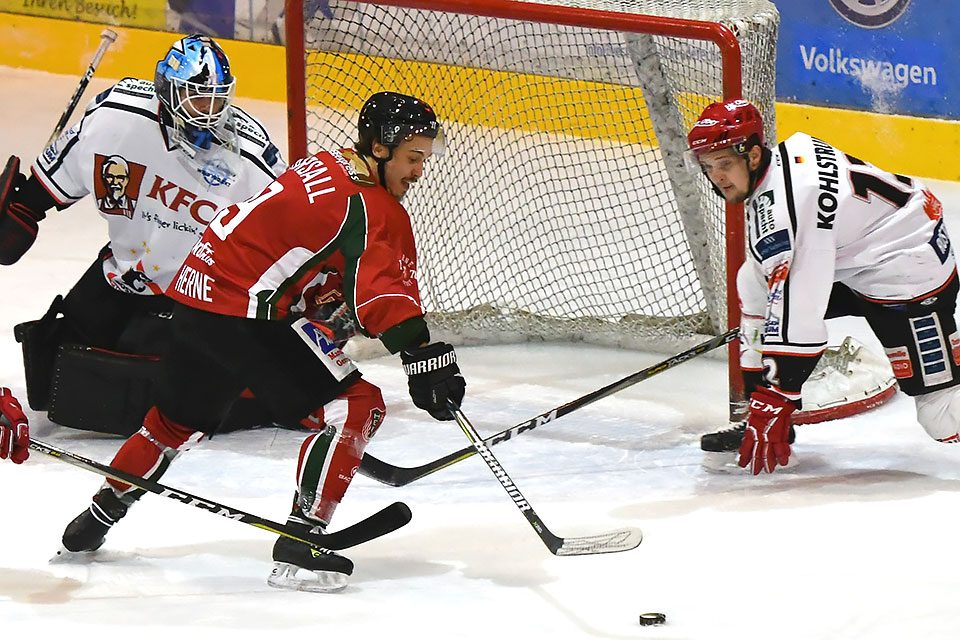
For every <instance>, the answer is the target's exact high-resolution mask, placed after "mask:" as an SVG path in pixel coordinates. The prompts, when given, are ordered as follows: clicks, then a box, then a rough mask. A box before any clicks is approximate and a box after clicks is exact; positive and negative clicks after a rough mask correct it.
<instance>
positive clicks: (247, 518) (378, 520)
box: [30, 438, 411, 549]
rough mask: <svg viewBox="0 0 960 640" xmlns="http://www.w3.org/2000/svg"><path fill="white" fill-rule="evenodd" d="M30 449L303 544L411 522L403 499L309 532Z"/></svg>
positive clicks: (335, 545) (354, 537) (345, 543)
mask: <svg viewBox="0 0 960 640" xmlns="http://www.w3.org/2000/svg"><path fill="white" fill-rule="evenodd" d="M30 449H31V450H33V451H38V452H40V453H44V454H46V455H48V456H52V457H54V458H56V459H57V460H60V461H62V462H66V463H68V464H72V465H73V466H75V467H80V468H81V469H86V470H87V471H92V472H93V473H98V474H100V475H102V476H105V477H107V478H113V479H114V480H119V481H121V482H125V483H126V484H129V485H132V486H134V487H137V488H138V489H143V490H145V491H149V492H150V493H155V494H157V495H158V496H163V497H164V498H170V499H172V500H176V501H178V502H182V503H183V504H186V505H190V506H191V507H196V508H198V509H203V510H204V511H209V512H210V513H213V514H216V515H218V516H223V517H224V518H229V519H231V520H236V521H237V522H243V523H244V524H249V525H251V526H254V527H257V528H259V529H264V530H265V531H270V532H272V533H276V534H279V535H281V536H285V537H287V538H292V539H293V540H297V541H298V542H305V543H306V544H309V545H311V546H313V547H317V548H323V549H346V548H348V547H353V546H356V545H358V544H362V543H364V542H368V541H370V540H373V539H374V538H379V537H380V536H382V535H386V534H388V533H390V532H391V531H395V530H397V529H399V528H400V527H402V526H403V525H405V524H407V523H408V522H410V517H411V514H410V508H409V507H408V506H407V505H405V504H404V503H402V502H394V503H393V504H391V505H390V506H388V507H384V508H383V509H381V510H380V511H378V512H376V513H374V514H373V515H371V516H369V517H367V518H365V519H363V520H361V521H360V522H357V523H355V524H352V525H350V526H349V527H347V528H346V529H341V530H339V531H334V532H332V533H320V534H318V533H308V532H305V531H304V530H303V529H300V528H297V527H291V526H289V525H286V524H280V523H279V522H273V521H272V520H267V519H266V518H261V517H259V516H255V515H253V514H251V513H247V512H246V511H241V510H240V509H234V508H233V507H228V506H226V505H223V504H220V503H219V502H214V501H213V500H209V499H207V498H200V497H198V496H195V495H193V494H192V493H187V492H186V491H180V490H179V489H171V488H170V487H167V486H164V485H162V484H160V483H159V482H154V481H152V480H147V479H146V478H141V477H140V476H136V475H133V474H131V473H127V472H126V471H121V470H120V469H117V468H114V467H111V466H109V465H106V464H101V463H99V462H96V461H94V460H89V459H87V458H84V457H82V456H79V455H77V454H75V453H71V452H70V451H65V450H63V449H60V448H58V447H55V446H53V445H50V444H47V443H45V442H41V441H40V440H36V439H34V438H31V439H30Z"/></svg>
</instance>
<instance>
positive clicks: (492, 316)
mask: <svg viewBox="0 0 960 640" xmlns="http://www.w3.org/2000/svg"><path fill="white" fill-rule="evenodd" d="M307 4H308V5H309V4H310V3H307ZM480 4H482V3H480ZM560 4H563V5H565V6H568V7H584V8H592V9H602V10H608V11H618V12H627V13H636V14H648V15H659V16H669V17H679V18H687V19H698V20H709V21H718V22H722V23H724V24H726V25H727V26H728V27H730V28H731V30H732V31H733V32H734V33H735V34H736V35H737V37H738V39H739V41H740V45H741V48H742V51H743V60H744V64H743V87H744V96H745V97H746V98H748V99H750V100H751V101H753V102H755V103H756V104H757V105H758V106H759V107H760V109H761V111H762V112H763V113H764V115H765V116H766V119H767V126H768V131H767V134H768V136H769V139H771V140H773V139H775V133H774V119H773V100H774V66H775V52H776V37H777V27H778V21H779V15H778V13H777V11H776V9H775V7H774V6H773V4H772V3H771V2H768V1H767V0H742V1H729V0H727V1H721V2H705V1H693V2H690V1H682V0H672V1H664V0H660V1H655V0H634V1H623V2H614V1H612V0H594V1H593V2H588V3H587V2H565V3H560ZM330 9H331V11H332V14H333V18H332V19H330V18H328V17H326V16H325V15H324V12H317V14H316V15H315V16H306V23H305V38H304V40H305V46H306V48H307V60H306V64H307V66H306V76H307V86H306V95H307V128H308V132H307V142H308V150H309V151H310V152H315V151H318V150H320V149H327V148H336V147H341V146H348V145H349V144H350V143H351V142H352V141H353V140H354V139H355V137H356V121H357V112H358V110H359V107H360V106H361V105H362V104H363V102H364V100H366V98H368V97H369V96H370V95H371V94H372V93H374V92H376V91H385V90H386V91H399V92H401V93H407V94H412V95H416V96H418V97H420V98H422V99H424V100H426V101H427V102H428V103H430V104H431V105H432V106H433V107H434V109H435V110H436V111H437V113H438V115H439V117H440V120H441V122H442V124H443V126H444V129H445V132H446V135H447V141H448V149H447V153H446V154H445V155H444V156H442V157H439V158H436V159H433V160H431V161H429V162H428V164H427V167H426V172H425V176H424V179H423V180H421V181H419V182H418V183H417V184H416V185H415V186H414V187H413V188H412V189H411V191H410V193H409V194H408V196H407V198H406V199H405V200H404V205H405V206H406V208H407V209H408V211H410V213H411V217H412V219H413V222H414V230H415V233H416V236H417V246H418V254H419V271H418V277H419V281H420V286H421V292H422V296H423V301H424V305H425V307H426V309H427V311H428V314H429V318H430V325H431V328H432V329H435V333H439V332H438V331H436V330H445V331H444V335H445V336H446V337H448V338H449V332H454V333H456V334H458V336H459V341H460V342H469V341H470V339H471V338H476V339H482V340H484V341H489V340H491V339H498V340H514V339H518V338H521V337H527V338H530V337H535V338H539V339H560V338H563V339H584V340H590V341H594V342H605V343H614V344H620V345H623V346H644V347H648V348H649V347H650V346H657V345H661V346H664V347H665V348H667V349H668V350H669V349H672V348H673V347H672V345H673V344H676V341H675V340H673V339H674V338H681V339H682V338H683V337H685V336H687V337H689V336H691V335H694V334H704V333H706V334H714V333H716V332H717V331H718V330H722V329H723V328H724V326H725V322H726V304H727V291H726V285H725V262H724V248H725V237H726V230H725V228H724V212H723V206H722V203H721V201H720V199H719V198H718V197H716V196H715V195H713V194H712V193H711V192H710V190H709V188H708V186H707V185H706V183H705V181H704V180H703V179H702V178H700V177H697V176H690V175H689V174H687V173H685V172H684V170H683V168H682V166H683V163H682V159H681V158H680V156H679V154H680V152H681V151H682V150H683V149H684V148H685V133H686V130H687V128H688V127H689V126H690V125H691V124H692V123H693V121H694V120H695V119H696V116H697V114H698V113H699V112H700V110H702V108H703V107H704V106H706V105H707V104H708V103H710V102H712V101H715V100H718V99H720V98H721V95H722V88H721V87H722V82H721V58H720V51H719V49H718V47H717V46H716V45H715V44H713V43H711V42H703V41H698V40H691V39H684V38H667V37H660V36H650V35H642V34H631V33H620V32H615V31H604V30H600V29H592V28H587V27H571V26H559V25H555V24H549V23H548V22H546V21H544V22H534V21H517V20H508V19H500V18H487V17H477V16H472V15H465V14H459V13H442V12H431V11H423V10H411V9H401V8H396V7H384V6H378V5H368V4H358V3H352V2H332V3H331V4H330ZM667 345H671V346H667Z"/></svg>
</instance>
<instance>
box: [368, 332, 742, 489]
mask: <svg viewBox="0 0 960 640" xmlns="http://www.w3.org/2000/svg"><path fill="white" fill-rule="evenodd" d="M739 335H740V329H739V328H736V329H730V330H729V331H727V332H726V333H723V334H721V335H719V336H717V337H715V338H711V339H710V340H707V341H706V342H703V343H701V344H698V345H697V346H695V347H691V348H690V349H687V350H686V351H684V352H682V353H678V354H677V355H675V356H672V357H670V358H667V359H666V360H664V361H662V362H658V363H657V364H655V365H651V366H649V367H647V368H646V369H643V370H642V371H637V372H636V373H632V374H630V375H629V376H627V377H625V378H621V379H620V380H617V381H616V382H614V383H611V384H608V385H607V386H605V387H603V388H602V389H597V390H596V391H591V392H590V393H588V394H587V395H585V396H581V397H580V398H577V399H576V400H572V401H570V402H568V403H566V404H564V405H561V406H559V407H557V408H555V409H551V410H550V411H547V412H546V413H541V414H540V415H538V416H535V417H533V418H530V419H529V420H527V421H526V422H521V423H520V424H518V425H515V426H513V427H510V428H509V429H504V430H503V431H501V432H499V433H495V434H493V435H492V436H490V437H489V438H485V439H484V440H483V443H484V444H486V445H489V446H493V445H495V444H499V443H501V442H503V441H505V440H509V439H510V438H512V437H513V436H516V435H519V434H521V433H524V432H525V431H530V430H532V429H536V428H537V427H539V426H540V425H542V424H546V423H548V422H553V421H554V420H556V419H557V418H560V417H562V416H565V415H567V414H569V413H573V412H574V411H576V410H577V409H581V408H583V407H585V406H587V405H588V404H590V403H592V402H596V401H597V400H600V399H601V398H606V397H607V396H609V395H612V394H614V393H616V392H618V391H621V390H623V389H626V388H627V387H629V386H632V385H634V384H636V383H638V382H641V381H643V380H646V379H648V378H652V377H653V376H655V375H657V374H658V373H662V372H664V371H666V370H667V369H670V368H672V367H675V366H676V365H678V364H680V363H681V362H686V361H687V360H690V359H691V358H695V357H696V356H699V355H701V354H704V353H706V352H707V351H711V350H713V349H716V348H717V347H720V346H723V345H725V344H727V343H728V342H730V341H732V340H735V339H736V338H737V336H739ZM475 453H477V452H476V450H474V448H473V447H465V448H463V449H460V450H459V451H454V452H453V453H449V454H447V455H445V456H443V457H442V458H437V459H436V460H433V461H432V462H427V463H426V464H422V465H420V466H419V467H397V466H394V465H392V464H390V463H388V462H384V461H382V460H380V459H378V458H375V457H374V456H372V455H370V454H369V453H365V454H363V460H362V461H361V463H360V473H362V474H363V475H365V476H367V477H368V478H373V479H374V480H376V481H377V482H382V483H383V484H388V485H390V486H393V487H402V486H404V485H407V484H410V483H411V482H413V481H415V480H419V479H420V478H423V477H425V476H428V475H430V474H431V473H435V472H437V471H440V470H441V469H445V468H447V467H449V466H450V465H452V464H454V463H456V462H460V461H461V460H466V459H467V458H469V457H471V456H473V455H474V454H475Z"/></svg>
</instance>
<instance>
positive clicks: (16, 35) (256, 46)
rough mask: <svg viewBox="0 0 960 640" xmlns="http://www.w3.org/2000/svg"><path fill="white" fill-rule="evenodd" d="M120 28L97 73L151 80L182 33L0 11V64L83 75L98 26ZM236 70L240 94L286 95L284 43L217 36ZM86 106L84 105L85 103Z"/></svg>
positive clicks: (274, 97)
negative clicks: (248, 40) (282, 44)
mask: <svg viewBox="0 0 960 640" xmlns="http://www.w3.org/2000/svg"><path fill="white" fill-rule="evenodd" d="M104 28H110V29H112V30H113V31H115V32H116V33H117V41H116V42H114V43H113V44H112V45H111V46H110V49H109V50H107V53H106V55H105V56H104V57H103V60H101V62H100V66H99V67H98V68H97V77H98V78H114V79H120V78H124V77H128V76H129V77H134V78H144V79H146V80H153V74H154V70H155V69H156V67H157V61H158V60H159V59H160V58H162V57H163V55H164V54H165V53H166V52H167V50H168V49H169V48H170V45H172V44H173V43H174V42H176V41H177V40H178V39H179V38H181V37H183V34H178V33H167V32H164V31H152V30H148V29H134V28H130V27H115V26H110V27H107V26H106V25H102V24H93V23H89V22H74V21H67V20H56V19H52V18H41V17H35V16H25V15H17V14H10V13H0V42H2V43H4V46H3V47H2V48H0V65H3V66H7V67H25V68H28V69H39V70H43V71H49V72H50V73H60V74H66V75H75V76H77V80H78V81H79V79H80V76H82V75H83V73H84V72H85V71H86V70H87V65H89V64H90V59H91V58H92V57H93V53H94V51H96V50H97V47H98V46H99V45H100V32H101V31H103V29H104ZM217 42H219V43H220V45H221V46H222V47H223V50H224V51H226V53H227V56H229V58H230V64H231V66H232V68H233V70H234V71H235V73H236V76H237V94H238V95H240V96H243V97H247V98H257V99H262V100H277V101H285V98H286V88H285V87H286V69H285V67H284V64H285V63H284V57H283V48H282V47H279V46H275V45H268V44H260V43H253V42H243V41H239V40H224V39H220V38H218V39H217ZM81 106H82V105H81Z"/></svg>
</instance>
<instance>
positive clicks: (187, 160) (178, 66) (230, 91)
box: [0, 36, 286, 435]
mask: <svg viewBox="0 0 960 640" xmlns="http://www.w3.org/2000/svg"><path fill="white" fill-rule="evenodd" d="M235 84H236V82H235V79H234V77H233V75H232V74H231V72H230V64H229V61H228V59H227V56H226V54H225V53H224V52H223V50H222V49H221V48H220V46H219V45H218V44H217V43H216V42H214V41H213V40H211V39H210V38H207V37H204V36H188V37H185V38H182V39H181V40H179V41H177V42H176V43H175V44H174V45H173V47H172V48H171V49H170V50H169V52H168V53H167V54H166V55H165V56H164V58H163V59H162V60H160V61H159V62H158V63H157V70H156V75H155V80H154V82H150V81H148V80H138V79H135V78H125V79H123V80H121V81H120V82H118V83H117V84H116V85H114V86H113V87H112V88H110V89H108V90H107V91H104V92H103V93H101V94H100V95H98V96H97V97H96V98H94V99H93V100H92V101H91V102H90V104H89V106H88V107H87V109H86V112H85V113H84V115H83V119H82V120H81V121H80V122H79V123H78V124H76V125H75V126H73V127H72V128H70V129H68V130H67V131H66V132H64V133H63V135H61V136H60V137H59V138H58V139H57V140H56V141H55V142H53V143H52V144H51V145H50V146H49V147H47V148H46V149H45V150H44V151H43V153H41V155H40V156H39V157H38V158H37V159H36V161H35V162H34V163H33V165H32V166H31V167H30V175H29V177H24V176H22V175H20V172H19V170H18V165H19V160H18V159H17V158H16V157H12V158H11V159H10V161H9V162H8V163H7V167H6V169H5V170H4V174H3V175H4V179H3V180H0V263H2V264H12V263H14V262H16V261H17V260H19V259H20V257H21V256H22V255H23V254H24V253H26V251H27V250H28V249H29V248H30V246H31V245H32V244H33V241H34V239H35V238H36V234H37V231H38V223H39V222H40V221H41V220H43V219H44V217H45V216H46V212H47V211H48V210H50V209H54V208H56V209H64V208H67V207H69V206H70V205H71V204H73V203H74V202H76V201H78V200H80V199H81V198H84V197H87V196H90V197H92V198H94V199H95V201H96V206H97V209H98V210H99V212H100V215H101V216H103V218H104V219H105V220H106V221H107V224H108V229H109V236H110V239H109V242H108V243H107V245H106V246H105V247H104V248H103V250H102V251H101V252H100V255H99V257H98V258H97V259H96V260H95V262H94V264H93V265H92V266H91V267H90V268H89V269H88V270H87V272H86V273H85V274H84V275H83V276H82V277H81V278H80V280H79V281H78V282H77V283H76V285H75V286H74V287H73V288H72V289H71V290H70V292H69V293H68V294H67V295H66V296H65V297H62V298H61V297H60V296H58V297H57V299H56V300H55V301H54V303H53V304H52V306H51V307H50V310H49V311H48V312H47V314H46V315H45V316H44V318H43V319H41V320H38V321H35V322H30V323H25V324H23V325H19V326H18V327H17V328H16V336H17V339H18V341H20V342H22V343H23V350H24V367H25V370H26V378H27V393H28V400H29V403H30V405H31V406H32V407H33V408H34V409H36V410H46V409H49V413H50V418H51V420H53V421H55V422H60V423H62V424H68V425H70V426H74V427H81V428H92V429H95V430H98V431H107V432H113V433H122V434H124V435H128V434H129V433H131V432H132V431H135V430H136V428H137V427H138V426H139V424H140V419H141V418H142V416H143V413H144V411H145V408H146V407H147V406H149V404H150V402H149V400H148V399H147V398H146V397H145V396H146V395H148V394H149V386H150V379H151V378H152V376H153V373H154V371H155V369H156V368H155V366H154V365H155V359H150V358H145V357H143V356H155V355H156V354H159V353H160V352H161V351H162V343H163V341H164V340H165V332H166V325H167V324H168V323H167V322H166V321H165V317H166V316H167V315H168V313H169V311H170V309H171V308H172V304H171V302H170V300H169V299H167V298H166V297H165V296H164V295H163V291H164V290H165V289H166V287H167V285H168V284H169V283H170V280H171V279H172V278H173V276H174V274H175V273H176V272H177V270H178V269H179V268H180V265H181V263H182V262H183V260H184V258H185V257H186V256H187V255H188V253H189V252H190V250H191V248H192V247H193V245H194V244H195V243H196V242H197V240H199V238H200V236H201V235H202V234H203V231H204V229H205V228H206V227H207V223H208V222H210V220H212V219H213V217H214V213H215V212H216V211H217V210H218V209H219V208H221V207H224V206H227V205H230V204H233V203H235V202H239V201H242V200H245V199H246V198H248V197H250V196H251V195H254V194H256V193H258V192H259V191H260V190H261V189H263V188H264V187H265V186H266V185H268V184H269V183H270V182H272V181H273V179H274V178H275V177H276V176H278V175H280V174H281V173H282V172H283V171H284V170H285V169H286V165H285V164H284V162H283V159H282V158H281V157H280V153H279V151H278V149H277V147H276V146H275V145H274V144H273V143H272V142H271V141H270V137H269V135H268V134H267V131H266V130H265V129H264V127H263V126H262V125H261V124H260V123H259V122H258V121H257V120H255V119H254V118H253V117H251V116H250V115H248V114H247V113H246V112H244V111H243V110H242V109H240V108H239V107H237V106H235V105H233V104H232V100H233V96H234V89H235ZM59 316H62V317H59ZM61 345H65V346H64V347H63V349H62V350H61V353H60V354H59V355H57V353H58V349H60V347H61ZM70 345H80V346H79V347H74V346H70ZM90 347H92V348H93V349H90ZM111 352H113V353H111ZM116 352H119V354H118V353H116ZM134 355H137V356H141V357H131V356H134ZM95 380H97V381H99V386H94V384H93V381H95ZM105 387H106V388H105ZM105 390H109V391H110V393H109V394H106V393H104V391H105ZM109 398H113V400H112V401H111V400H109Z"/></svg>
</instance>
